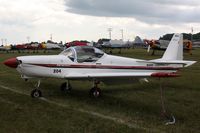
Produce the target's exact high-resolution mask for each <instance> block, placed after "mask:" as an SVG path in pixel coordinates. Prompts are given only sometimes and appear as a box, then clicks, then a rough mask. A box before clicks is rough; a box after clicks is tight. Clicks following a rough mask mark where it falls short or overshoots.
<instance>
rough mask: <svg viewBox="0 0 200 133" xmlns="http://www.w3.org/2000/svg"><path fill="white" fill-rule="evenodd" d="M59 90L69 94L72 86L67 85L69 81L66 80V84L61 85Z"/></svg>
mask: <svg viewBox="0 0 200 133" xmlns="http://www.w3.org/2000/svg"><path fill="white" fill-rule="evenodd" d="M60 90H61V91H64V92H70V91H71V90H72V86H71V84H70V83H69V80H67V82H64V83H62V84H61V86H60Z"/></svg>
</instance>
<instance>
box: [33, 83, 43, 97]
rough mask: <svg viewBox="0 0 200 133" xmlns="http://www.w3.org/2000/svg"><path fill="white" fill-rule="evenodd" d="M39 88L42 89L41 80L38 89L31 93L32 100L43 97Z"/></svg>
mask: <svg viewBox="0 0 200 133" xmlns="http://www.w3.org/2000/svg"><path fill="white" fill-rule="evenodd" d="M39 87H40V80H38V82H37V85H36V89H34V90H32V91H31V97H32V98H38V97H41V96H42V92H41V90H40V89H39Z"/></svg>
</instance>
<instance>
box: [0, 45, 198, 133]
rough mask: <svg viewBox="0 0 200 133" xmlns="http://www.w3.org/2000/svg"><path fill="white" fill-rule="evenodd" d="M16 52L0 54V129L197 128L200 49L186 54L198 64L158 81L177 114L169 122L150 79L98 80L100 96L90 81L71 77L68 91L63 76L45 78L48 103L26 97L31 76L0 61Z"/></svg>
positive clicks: (135, 53) (138, 53)
mask: <svg viewBox="0 0 200 133" xmlns="http://www.w3.org/2000/svg"><path fill="white" fill-rule="evenodd" d="M57 53H59V51H51V52H50V53H48V54H57ZM113 53H114V54H115V53H116V54H117V53H118V50H114V51H113ZM32 54H35V55H37V54H44V53H43V52H40V53H31V55H32ZM162 54H163V52H162V51H157V52H156V55H155V56H151V55H150V54H149V53H147V52H146V50H145V49H129V50H128V49H126V50H122V54H118V55H121V56H126V57H133V58H140V59H154V58H160V57H161V56H162ZM20 55H27V53H20V54H19V53H3V52H1V53H0V85H1V87H0V105H1V107H0V132H6V133H7V132H16V133H23V132H24V133H26V132H41V133H43V132H52V133H53V132H60V133H63V132H87V133H88V132H92V133H93V132H114V133H115V132H180V133H182V132H191V133H193V132H195V133H197V132H200V114H199V113H200V87H199V81H200V63H199V61H200V58H199V57H200V49H196V50H193V55H189V54H187V53H184V56H185V59H187V60H195V61H198V62H197V63H196V64H195V65H193V66H191V67H189V68H186V69H183V70H181V71H180V72H181V75H182V76H181V77H179V78H170V79H162V81H163V82H164V86H165V104H166V108H167V111H168V112H169V113H170V114H173V115H174V116H175V117H176V124H175V125H169V126H165V125H164V123H165V119H164V118H163V117H161V103H160V89H159V81H158V79H154V78H150V79H149V80H150V81H151V82H150V83H140V82H134V83H133V84H123V85H119V84H117V85H112V86H108V85H105V84H100V87H101V89H102V91H103V94H102V97H101V98H99V99H94V98H90V97H89V95H88V92H89V89H90V88H91V86H92V82H90V81H71V85H72V86H73V90H72V92H71V93H68V94H66V93H62V92H61V91H60V89H59V87H60V84H61V83H62V82H64V80H61V79H44V80H42V83H41V87H40V88H41V90H42V92H43V96H44V98H46V99H48V101H51V102H46V101H45V100H41V99H33V98H31V97H30V96H29V94H30V91H31V90H32V89H33V88H34V84H35V83H36V80H35V79H34V80H30V81H28V82H25V81H24V80H22V79H21V78H20V75H19V73H17V72H16V70H15V69H11V68H8V67H6V66H4V65H3V63H2V62H3V61H4V60H6V59H8V58H10V57H16V56H20ZM28 55H30V53H29V54H28ZM2 86H6V87H9V88H11V89H13V90H16V92H12V91H10V90H6V89H5V88H2ZM17 92H20V93H17ZM21 93H24V94H28V95H23V94H21ZM56 103H57V104H56Z"/></svg>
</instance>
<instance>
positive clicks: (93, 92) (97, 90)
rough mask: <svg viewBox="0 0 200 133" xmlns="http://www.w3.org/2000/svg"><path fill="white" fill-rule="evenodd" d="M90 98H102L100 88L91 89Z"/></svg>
mask: <svg viewBox="0 0 200 133" xmlns="http://www.w3.org/2000/svg"><path fill="white" fill-rule="evenodd" d="M90 96H91V97H94V98H98V97H100V96H101V89H100V88H95V87H93V88H91V89H90Z"/></svg>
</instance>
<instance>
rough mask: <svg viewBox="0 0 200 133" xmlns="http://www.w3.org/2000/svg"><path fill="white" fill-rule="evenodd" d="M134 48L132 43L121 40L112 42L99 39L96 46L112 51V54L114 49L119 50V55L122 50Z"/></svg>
mask: <svg viewBox="0 0 200 133" xmlns="http://www.w3.org/2000/svg"><path fill="white" fill-rule="evenodd" d="M132 46H133V43H132V42H130V41H123V40H122V39H120V40H117V39H115V40H110V39H99V40H98V42H97V44H96V46H95V47H98V48H105V49H110V54H112V49H119V53H121V49H122V48H130V47H132Z"/></svg>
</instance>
